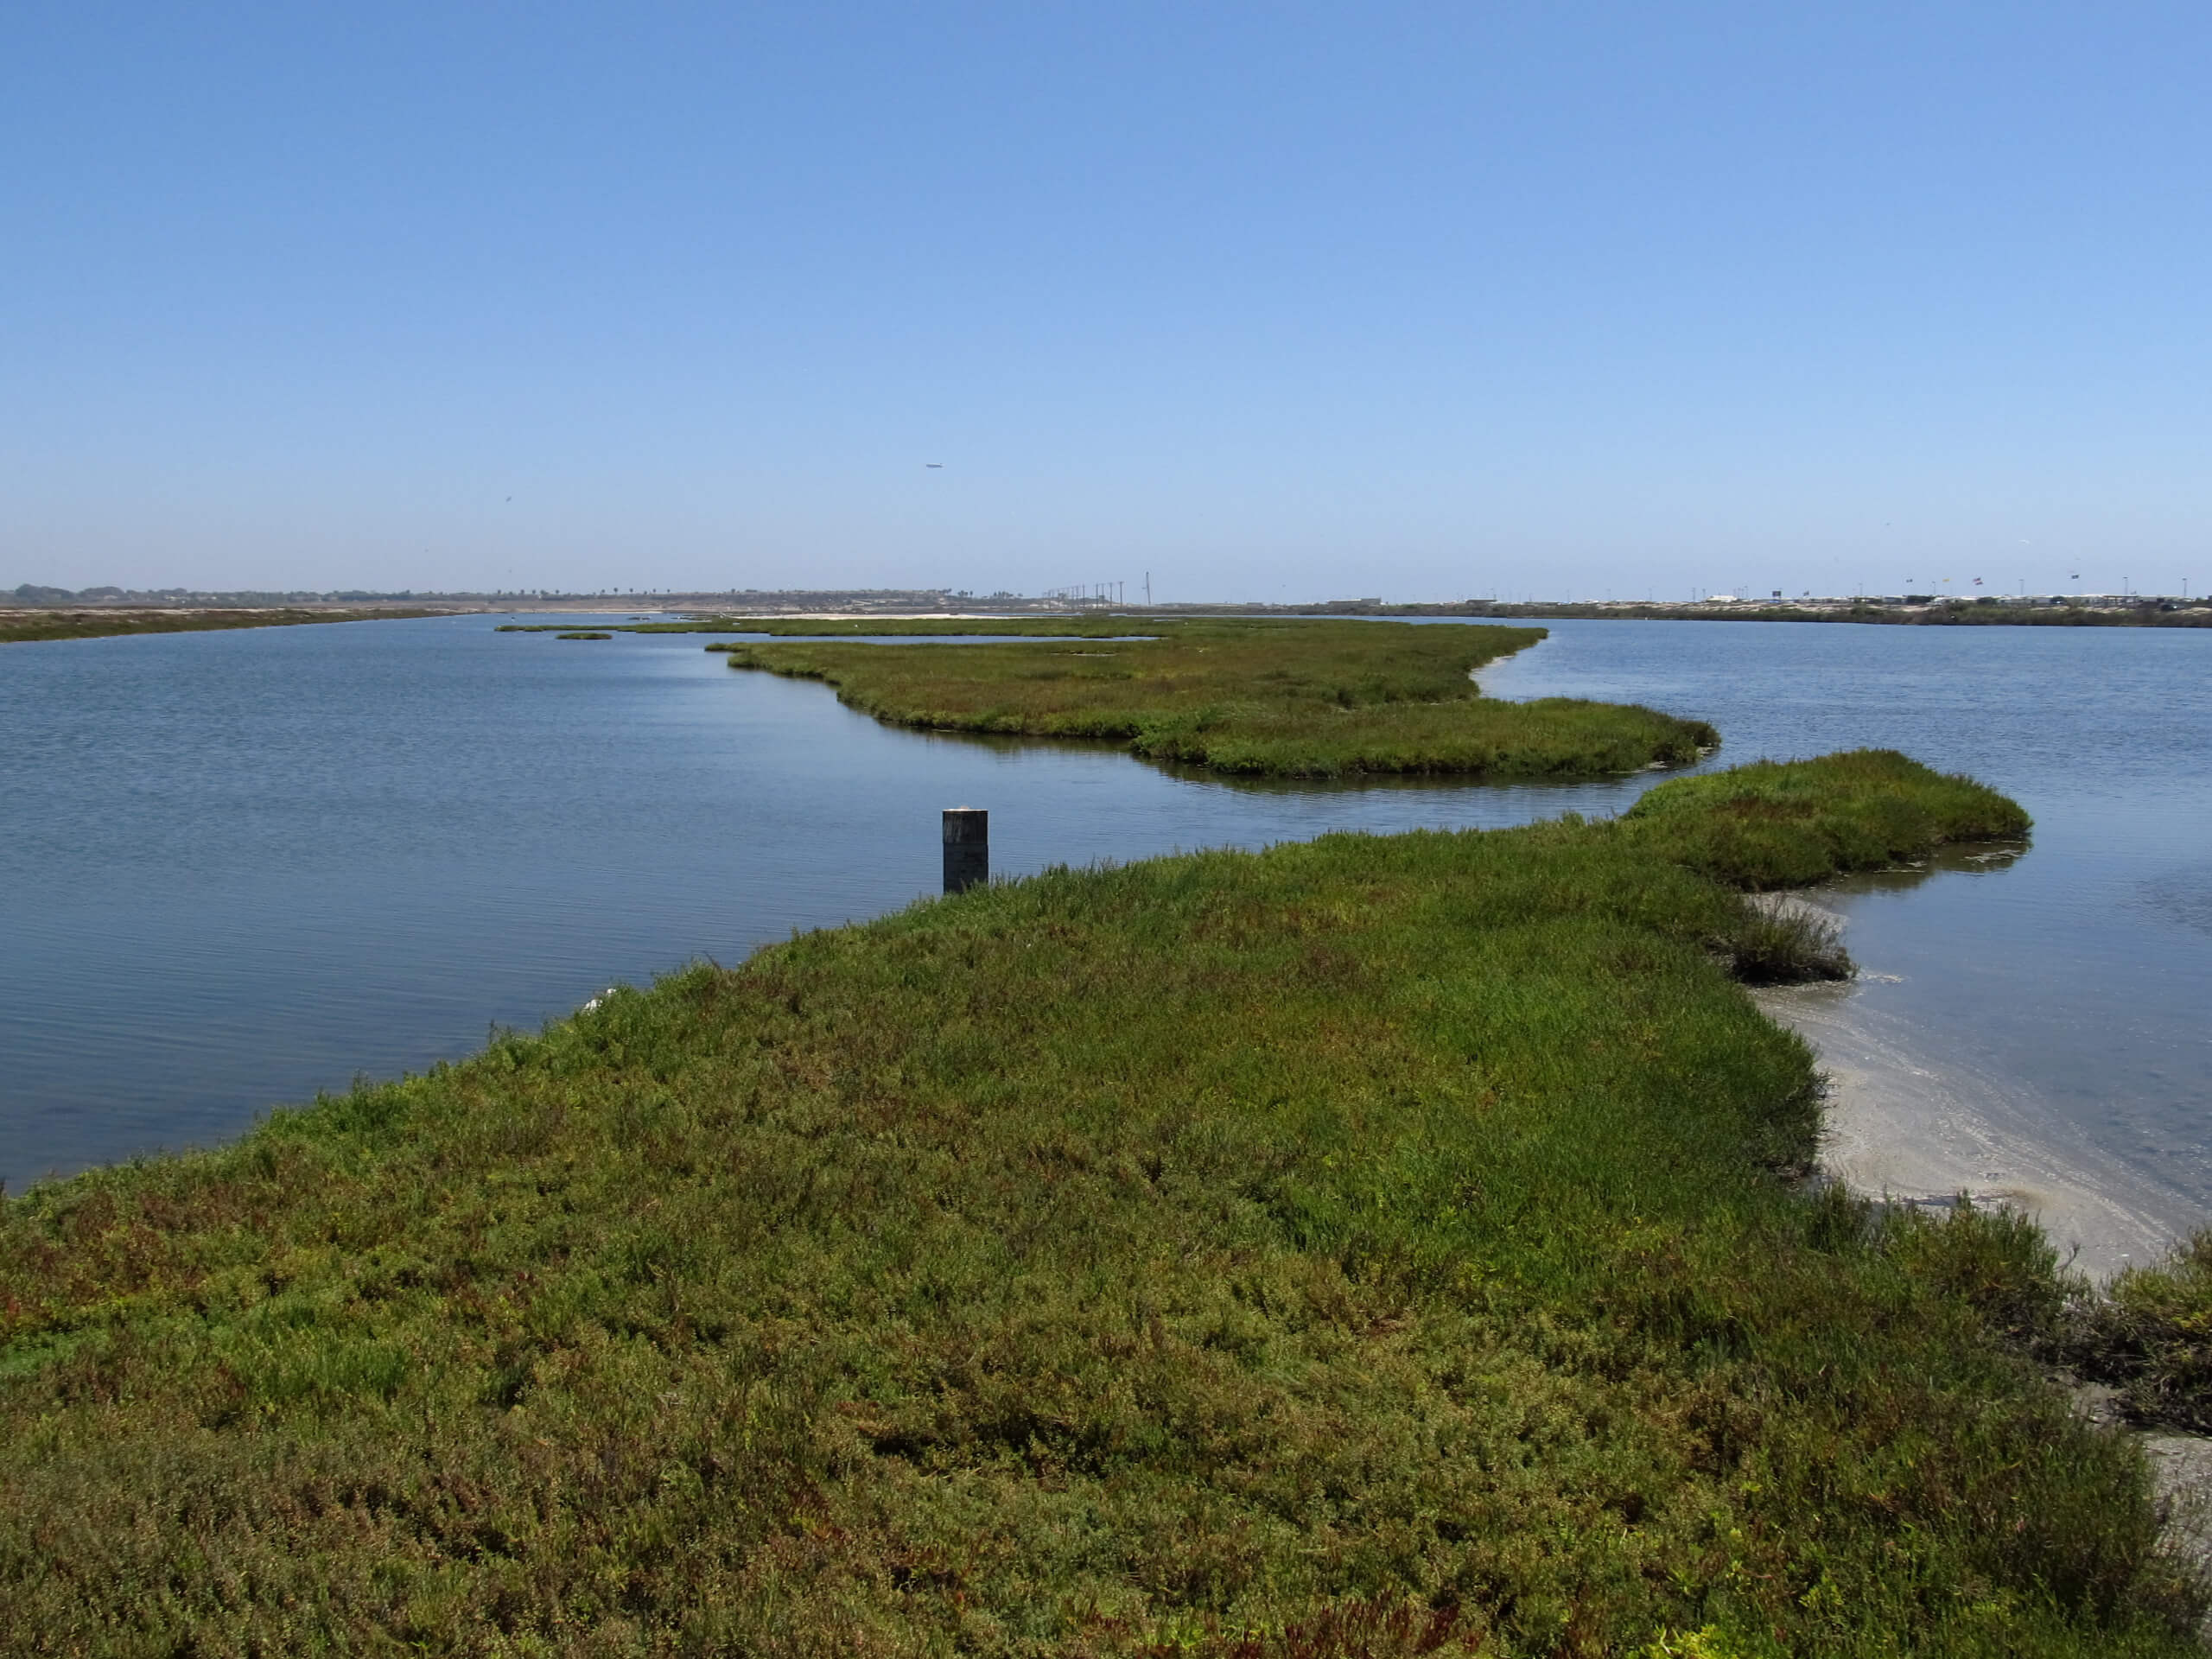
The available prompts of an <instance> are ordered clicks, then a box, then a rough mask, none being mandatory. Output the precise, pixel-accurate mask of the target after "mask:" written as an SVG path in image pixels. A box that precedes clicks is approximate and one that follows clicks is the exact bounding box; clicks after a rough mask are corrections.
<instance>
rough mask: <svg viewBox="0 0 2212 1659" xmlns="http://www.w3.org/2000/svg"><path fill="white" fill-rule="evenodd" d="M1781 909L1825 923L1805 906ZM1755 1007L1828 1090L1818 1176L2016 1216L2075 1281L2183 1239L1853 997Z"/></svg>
mask: <svg viewBox="0 0 2212 1659" xmlns="http://www.w3.org/2000/svg"><path fill="white" fill-rule="evenodd" d="M1783 902H1785V903H1788V904H1790V905H1792V906H1798V907H1802V908H1805V909H1810V910H1818V909H1819V906H1818V905H1817V904H1816V903H1813V902H1810V901H1808V900H1807V899H1804V898H1802V897H1800V898H1796V899H1789V900H1785V901H1783ZM1821 914H1822V915H1824V916H1828V917H1829V918H1831V919H1834V920H1835V921H1837V922H1839V923H1840V922H1841V919H1842V918H1840V917H1834V915H1833V913H1832V912H1826V911H1821ZM1753 995H1754V996H1755V997H1756V1000H1757V1001H1758V1005H1759V1007H1761V1008H1762V1009H1764V1011H1765V1012H1766V1013H1767V1014H1768V1015H1769V1016H1770V1018H1772V1019H1774V1020H1778V1021H1779V1022H1780V1023H1782V1024H1783V1025H1785V1026H1788V1027H1790V1029H1792V1030H1793V1031H1796V1033H1798V1034H1799V1035H1800V1036H1802V1037H1803V1038H1804V1039H1805V1040H1806V1041H1807V1042H1808V1043H1810V1044H1811V1045H1812V1046H1813V1049H1814V1052H1815V1053H1816V1054H1817V1055H1818V1056H1819V1057H1820V1063H1821V1069H1822V1070H1823V1071H1826V1072H1827V1075H1828V1078H1829V1082H1830V1093H1829V1096H1828V1101H1827V1123H1826V1129H1825V1133H1824V1135H1823V1137H1822V1146H1821V1168H1822V1169H1824V1170H1825V1171H1827V1173H1829V1174H1830V1175H1832V1176H1834V1177H1835V1178H1836V1179H1839V1180H1841V1181H1843V1182H1844V1183H1845V1184H1847V1185H1849V1186H1851V1187H1853V1188H1854V1189H1855V1190H1857V1191H1859V1192H1865V1193H1867V1194H1869V1195H1871V1196H1874V1197H1885V1198H1894V1199H1900V1200H1903V1201H1904V1202H1906V1203H1911V1204H1949V1203H1952V1202H1954V1201H1955V1200H1956V1199H1957V1198H1958V1197H1959V1195H1960V1194H1961V1193H1965V1194H1967V1195H1968V1196H1970V1197H1971V1198H1974V1200H1975V1201H1976V1202H1977V1203H1985V1202H1986V1203H1993V1204H2006V1205H2012V1206H2013V1207H2015V1208H2017V1209H2019V1210H2022V1211H2025V1212H2026V1213H2027V1214H2029V1215H2031V1216H2032V1217H2035V1218H2036V1219H2037V1221H2039V1222H2041V1223H2042V1224H2043V1227H2044V1231H2045V1232H2047V1233H2048V1234H2049V1235H2050V1239H2051V1242H2052V1243H2055V1244H2056V1245H2057V1247H2058V1249H2059V1251H2060V1255H2061V1256H2062V1258H2063V1257H2064V1256H2066V1255H2068V1254H2069V1253H2071V1254H2072V1255H2073V1265H2074V1267H2075V1268H2076V1269H2078V1270H2079V1271H2081V1272H2083V1273H2086V1274H2089V1275H2091V1276H2092V1277H2094V1278H2096V1279H2099V1280H2102V1279H2106V1278H2109V1277H2110V1276H2111V1275H2112V1274H2114V1273H2117V1272H2118V1271H2119V1270H2120V1268H2124V1267H2126V1266H2129V1265H2130V1264H2131V1263H2133V1264H2148V1263H2150V1262H2156V1261H2158V1259H2159V1258H2161V1257H2162V1256H2164V1255H2165V1253H2166V1251H2167V1249H2169V1248H2170V1247H2171V1245H2172V1243H2174V1241H2175V1240H2176V1239H2177V1237H2178V1236H2180V1234H2181V1233H2182V1232H2183V1230H2185V1229H2186V1227H2187V1226H2188V1224H2189V1218H2188V1217H2184V1216H2183V1215H2182V1214H2180V1213H2179V1211H2178V1210H2177V1205H2176V1203H2175V1200H2174V1199H2173V1198H2171V1196H2169V1195H2167V1194H2165V1193H2163V1192H2159V1191H2158V1190H2157V1189H2155V1188H2154V1187H2152V1186H2151V1185H2150V1184H2149V1183H2147V1182H2145V1180H2143V1179H2141V1178H2140V1177H2139V1176H2137V1175H2135V1174H2134V1173H2133V1172H2131V1171H2129V1170H2128V1169H2126V1167H2125V1166H2122V1165H2120V1163H2118V1162H2117V1161H2116V1160H2110V1159H2107V1158H2103V1157H2101V1156H2100V1155H2099V1154H2096V1153H2095V1152H2094V1150H2093V1149H2091V1148H2088V1147H2076V1146H2070V1145H2067V1144H2065V1143H2064V1141H2063V1131H2061V1130H2060V1129H2059V1128H2057V1126H2046V1125H2045V1124H2044V1123H2043V1122H2041V1121H2040V1119H2039V1115H2038V1110H2037V1106H2036V1103H2034V1102H2033V1101H2032V1100H2031V1099H2028V1098H2026V1097H2024V1091H2023V1090H2022V1088H2021V1086H2020V1085H2019V1084H2018V1083H2017V1082H2014V1081H2012V1080H2009V1079H2003V1078H1999V1077H1991V1076H1987V1075H1984V1074H1982V1073H1980V1072H1978V1071H1974V1070H1973V1069H1972V1068H1970V1067H1968V1066H1966V1065H1961V1064H1959V1063H1958V1062H1957V1060H1956V1059H1955V1058H1953V1057H1951V1056H1948V1055H1946V1054H1943V1053H1941V1052H1935V1050H1934V1046H1933V1042H1932V1039H1930V1038H1929V1034H1928V1033H1926V1032H1925V1031H1924V1030H1923V1029H1922V1028H1921V1027H1916V1026H1915V1025H1914V1024H1912V1023H1911V1022H1910V1020H1909V1019H1905V1018H1901V1017H1899V1016H1898V1015H1897V1014H1887V1013H1883V1012H1880V1011H1878V1010H1876V1009H1873V1008H1872V1007H1868V1006H1867V1003H1866V1000H1865V999H1863V998H1861V997H1859V996H1857V995H1854V994H1853V987H1852V986H1850V985H1849V984H1840V985H1834V984H1824V985H1801V986H1789V987H1784V988H1776V989H1771V990H1762V991H1758V992H1755V993H1754V994H1753Z"/></svg>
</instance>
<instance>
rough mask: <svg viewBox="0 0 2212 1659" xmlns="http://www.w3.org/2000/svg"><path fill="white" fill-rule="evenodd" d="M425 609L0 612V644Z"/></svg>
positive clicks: (367, 618)
mask: <svg viewBox="0 0 2212 1659" xmlns="http://www.w3.org/2000/svg"><path fill="white" fill-rule="evenodd" d="M438 614H439V613H438V612H436V611H429V610H420V609H416V610H396V609H387V608H382V607H378V608H372V609H365V610H363V609H347V610H316V611H310V610H305V609H295V608H283V609H277V608H270V609H266V610H261V609H255V610H159V611H153V610H146V611H141V610H121V609H118V610H80V609H76V608H69V609H66V610H65V609H59V608H56V609H51V610H48V609H40V610H31V611H0V645H35V644H38V643H41V642H43V641H49V640H56V639H111V638H113V637H115V636H117V635H119V634H130V633H206V632H214V631H216V630H219V629H225V628H277V627H291V626H297V625H301V624H304V623H308V622H373V621H396V620H398V619H400V618H402V617H410V616H435V615H438Z"/></svg>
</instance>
